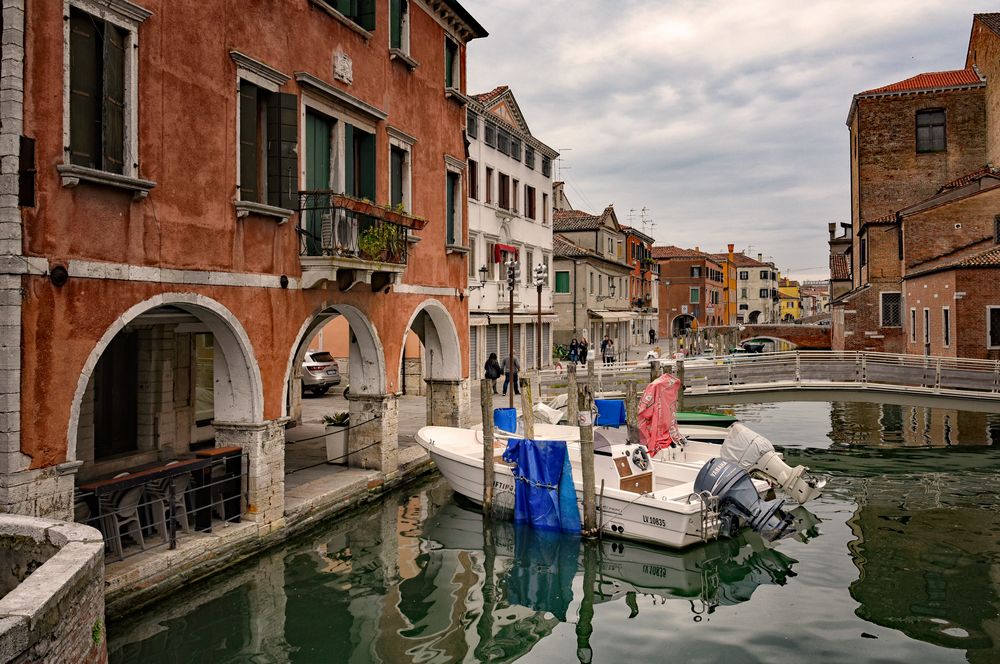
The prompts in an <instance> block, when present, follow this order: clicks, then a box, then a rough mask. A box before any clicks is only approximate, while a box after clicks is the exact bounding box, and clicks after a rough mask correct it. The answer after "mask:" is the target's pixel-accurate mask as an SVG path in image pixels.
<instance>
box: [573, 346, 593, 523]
mask: <svg viewBox="0 0 1000 664" xmlns="http://www.w3.org/2000/svg"><path fill="white" fill-rule="evenodd" d="M590 364H591V365H592V364H593V360H591V361H590ZM593 405H594V404H593V394H592V393H591V391H590V385H585V386H584V387H583V389H582V390H580V392H579V395H578V402H577V406H578V408H579V421H580V468H581V470H582V474H583V477H582V480H583V532H582V533H581V534H582V535H583V536H584V537H595V536H596V535H597V491H596V487H595V486H594V482H595V481H596V480H595V477H596V475H595V473H594V418H593Z"/></svg>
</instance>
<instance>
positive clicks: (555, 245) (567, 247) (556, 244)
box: [552, 235, 597, 258]
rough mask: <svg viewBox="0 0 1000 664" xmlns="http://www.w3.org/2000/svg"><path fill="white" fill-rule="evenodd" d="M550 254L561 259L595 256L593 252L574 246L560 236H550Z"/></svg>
mask: <svg viewBox="0 0 1000 664" xmlns="http://www.w3.org/2000/svg"><path fill="white" fill-rule="evenodd" d="M552 253H553V255H555V256H562V257H563V258H580V257H582V256H586V257H590V256H597V254H595V253H594V252H593V251H591V250H589V249H586V248H584V247H581V246H580V245H578V244H574V243H572V242H570V241H569V240H567V239H566V238H564V237H563V236H561V235H553V236H552Z"/></svg>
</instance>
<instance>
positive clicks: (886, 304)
mask: <svg viewBox="0 0 1000 664" xmlns="http://www.w3.org/2000/svg"><path fill="white" fill-rule="evenodd" d="M881 299H882V306H881V326H882V327H902V325H903V294H902V293H893V292H890V291H887V292H885V293H882V295H881Z"/></svg>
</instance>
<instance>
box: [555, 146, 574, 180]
mask: <svg viewBox="0 0 1000 664" xmlns="http://www.w3.org/2000/svg"><path fill="white" fill-rule="evenodd" d="M572 151H573V148H559V150H558V152H559V156H558V157H557V158H556V180H564V179H565V178H563V174H562V172H563V171H564V170H565V171H571V170H573V167H572V166H564V165H563V153H564V152H572Z"/></svg>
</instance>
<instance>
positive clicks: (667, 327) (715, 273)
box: [653, 245, 727, 336]
mask: <svg viewBox="0 0 1000 664" xmlns="http://www.w3.org/2000/svg"><path fill="white" fill-rule="evenodd" d="M653 260H655V261H656V262H657V263H658V264H659V266H660V306H659V318H660V336H679V335H681V334H683V333H684V332H685V331H686V330H688V329H691V328H692V327H705V326H715V325H725V324H726V318H727V316H726V309H725V305H724V304H723V300H724V298H723V290H724V288H725V272H724V270H723V267H722V265H721V264H720V262H719V261H717V260H716V259H714V258H712V256H710V255H709V254H706V253H704V252H702V251H699V250H698V249H682V248H681V247H675V246H673V245H670V246H666V247H653Z"/></svg>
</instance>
